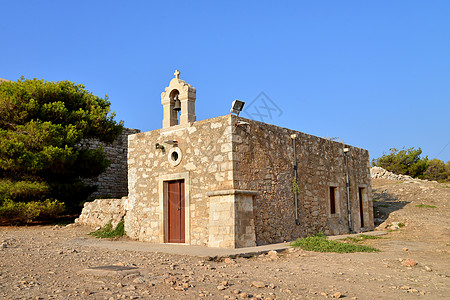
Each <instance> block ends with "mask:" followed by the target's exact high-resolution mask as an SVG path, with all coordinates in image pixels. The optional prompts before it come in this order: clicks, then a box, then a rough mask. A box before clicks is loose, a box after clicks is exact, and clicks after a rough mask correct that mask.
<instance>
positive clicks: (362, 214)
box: [358, 187, 364, 227]
mask: <svg viewBox="0 0 450 300" xmlns="http://www.w3.org/2000/svg"><path fill="white" fill-rule="evenodd" d="M358 196H359V216H360V218H361V227H364V207H363V200H364V188H362V187H360V188H359V190H358Z"/></svg>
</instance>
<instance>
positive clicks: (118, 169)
mask: <svg viewBox="0 0 450 300" xmlns="http://www.w3.org/2000/svg"><path fill="white" fill-rule="evenodd" d="M138 132H140V130H139V129H131V128H124V129H123V131H122V133H121V135H120V136H119V137H118V138H117V139H116V140H115V141H114V142H112V143H111V144H106V143H103V142H100V141H98V140H94V139H87V140H83V141H82V142H81V143H82V144H87V146H88V147H89V148H91V149H95V148H97V147H98V146H99V145H102V146H103V150H104V151H105V152H106V157H107V158H108V159H109V160H110V162H111V164H110V166H109V167H108V168H107V169H106V171H105V172H103V173H102V174H100V175H99V176H98V177H97V178H93V179H86V180H85V182H86V183H87V184H90V185H98V190H97V191H96V192H94V193H92V194H91V195H90V196H89V197H90V198H96V197H101V198H105V197H107V198H121V197H123V196H126V195H128V178H127V172H128V164H127V152H128V136H129V135H130V134H135V133H138Z"/></svg>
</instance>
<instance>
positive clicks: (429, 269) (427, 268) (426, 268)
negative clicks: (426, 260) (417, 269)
mask: <svg viewBox="0 0 450 300" xmlns="http://www.w3.org/2000/svg"><path fill="white" fill-rule="evenodd" d="M423 268H424V269H425V271H427V272H431V271H433V270H432V269H431V268H430V267H429V266H425V267H423Z"/></svg>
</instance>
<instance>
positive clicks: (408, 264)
mask: <svg viewBox="0 0 450 300" xmlns="http://www.w3.org/2000/svg"><path fill="white" fill-rule="evenodd" d="M403 265H404V266H405V267H414V266H415V265H417V262H415V261H414V260H413V259H411V258H407V259H405V260H404V261H403Z"/></svg>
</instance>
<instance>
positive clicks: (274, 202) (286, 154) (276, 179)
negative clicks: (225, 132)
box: [232, 116, 373, 245]
mask: <svg viewBox="0 0 450 300" xmlns="http://www.w3.org/2000/svg"><path fill="white" fill-rule="evenodd" d="M242 122H245V123H247V124H248V125H247V124H245V123H242ZM232 124H237V126H234V128H235V130H234V135H233V163H234V173H233V179H234V188H235V189H242V190H256V191H259V193H258V195H257V196H256V197H255V200H254V222H255V229H256V243H257V244H258V245H259V244H267V243H276V242H282V241H289V240H293V239H295V238H298V237H301V236H305V235H310V234H313V233H317V232H319V231H322V232H324V233H325V234H343V233H347V232H348V221H347V215H348V214H347V197H346V195H347V193H346V183H345V174H346V173H345V163H344V153H343V148H344V147H343V145H342V144H341V143H338V142H333V141H330V140H326V139H322V138H319V137H315V136H312V135H308V134H304V133H301V132H298V131H293V130H289V129H286V128H281V127H278V126H274V125H270V124H265V123H261V122H257V121H253V120H247V119H243V118H239V117H235V116H233V117H232ZM241 124H242V125H241ZM291 134H297V140H296V143H297V146H296V147H297V148H296V149H297V163H298V186H299V190H300V191H299V200H298V214H299V221H300V225H296V222H295V203H294V194H293V192H292V180H293V178H294V171H293V164H294V150H293V143H292V139H291V137H290V136H291ZM349 148H350V151H349V169H350V172H349V176H350V191H351V210H352V222H353V230H354V231H359V230H360V228H359V227H360V226H359V225H360V224H359V222H360V221H359V220H360V217H359V201H358V199H359V198H358V188H359V187H362V188H365V190H364V191H365V196H364V197H363V199H364V203H363V208H364V219H365V223H366V224H365V225H367V226H366V227H367V228H365V229H366V230H370V229H373V212H372V199H371V187H370V173H369V168H370V165H369V154H368V151H366V150H364V149H359V148H356V147H349ZM330 186H335V187H336V188H337V193H336V195H337V199H336V213H335V214H333V215H332V214H331V213H330V208H329V187H330Z"/></svg>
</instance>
